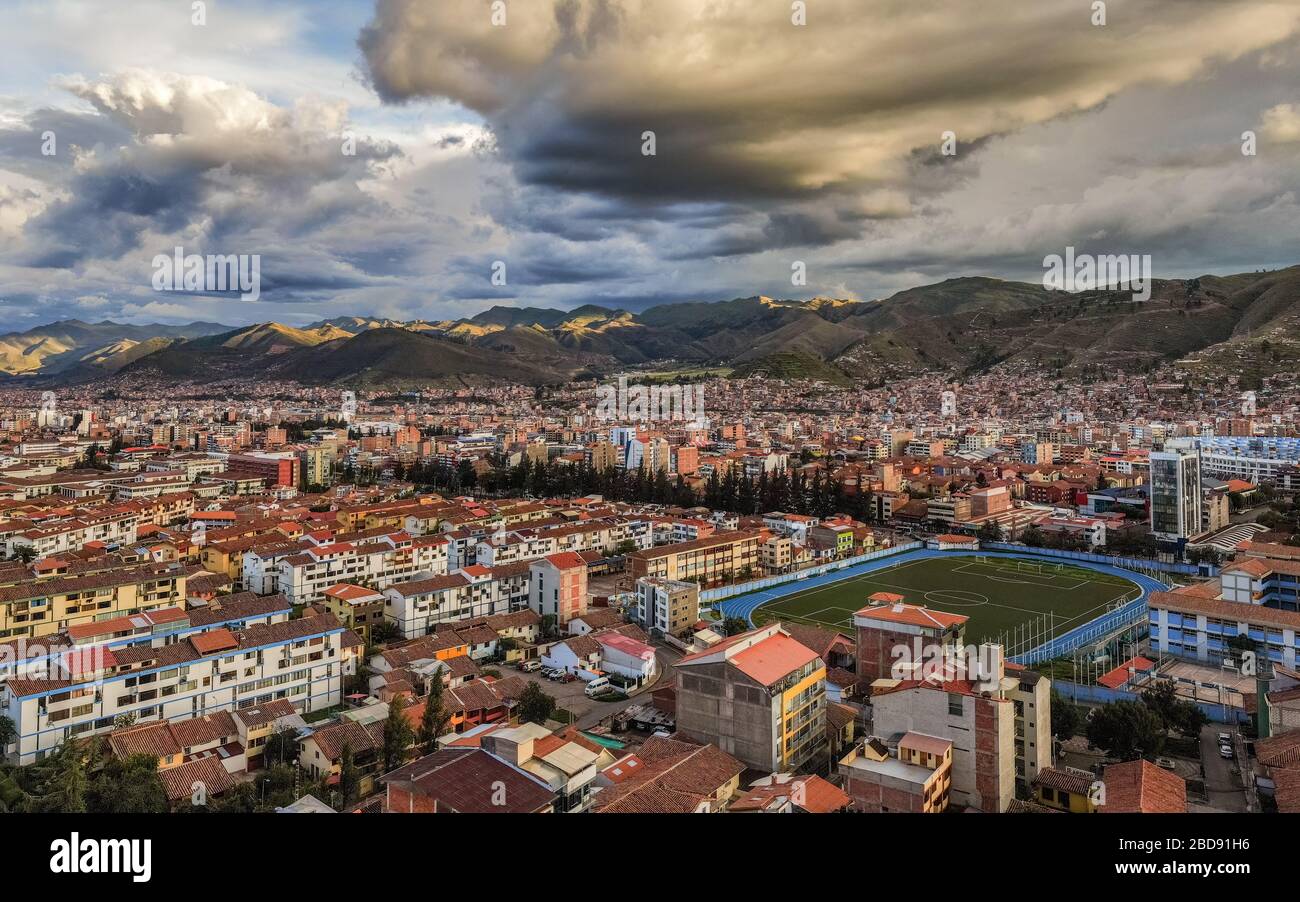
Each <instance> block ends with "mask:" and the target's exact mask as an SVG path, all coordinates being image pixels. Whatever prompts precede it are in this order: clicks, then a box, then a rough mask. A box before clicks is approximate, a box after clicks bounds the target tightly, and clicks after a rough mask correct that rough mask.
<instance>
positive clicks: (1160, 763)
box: [1156, 758, 1174, 770]
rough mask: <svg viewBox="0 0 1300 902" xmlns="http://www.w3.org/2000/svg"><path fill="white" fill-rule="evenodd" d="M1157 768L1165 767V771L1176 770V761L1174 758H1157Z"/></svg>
mask: <svg viewBox="0 0 1300 902" xmlns="http://www.w3.org/2000/svg"><path fill="white" fill-rule="evenodd" d="M1156 767H1163V768H1164V769H1165V770H1173V769H1174V759H1173V758H1157V759H1156Z"/></svg>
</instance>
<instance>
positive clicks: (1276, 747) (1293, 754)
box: [1255, 730, 1300, 769]
mask: <svg viewBox="0 0 1300 902" xmlns="http://www.w3.org/2000/svg"><path fill="white" fill-rule="evenodd" d="M1255 758H1256V760H1257V761H1259V763H1260V764H1261V765H1263V766H1264V767H1268V768H1289V769H1300V730H1291V731H1289V732H1286V733H1279V734H1278V735H1276V736H1270V737H1269V738H1268V739H1258V740H1256V741H1255Z"/></svg>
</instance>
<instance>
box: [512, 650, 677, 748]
mask: <svg viewBox="0 0 1300 902" xmlns="http://www.w3.org/2000/svg"><path fill="white" fill-rule="evenodd" d="M681 657H682V653H681V652H680V651H678V650H677V649H675V648H672V647H670V646H667V645H655V661H656V664H657V665H658V666H657V676H656V677H655V679H654V681H653V682H651V683H647V684H646V685H644V686H642V687H641V688H640V689H638V690H637V691H636V692H634V693H632V695H631V696H630V699H629V700H628V701H616V702H597V701H592V700H591V699H589V698H587V696H586V693H585V692H584V691H583V688H584V687H585V686H586V685H587V684H586V683H584V682H583V681H582V680H575V681H574V682H572V683H556V682H552V681H551V680H547V679H545V678H538V677H537V676H536V675H524V674H520V675H521V676H524V677H525V678H526V679H529V680H532V681H533V682H534V683H537V684H538V685H540V686H541V687H542V691H543V692H545V693H546V694H547V695H549V696H551V698H553V699H555V704H556V706H557V707H559V708H563V709H565V710H566V711H569V712H571V713H572V714H573V716H574V721H573V722H574V725H575V726H576V727H577V728H578V729H580V730H589V729H591V728H592V727H594V726H595V725H596V724H598V723H600V722H601V721H602V720H604V719H605V718H607V717H610V716H611V715H614V714H617V713H618V712H619V711H622V710H623V709H624V708H626V707H628V706H629V705H632V704H636V703H637V702H640V701H648V700H649V699H644V700H643V699H642V698H640V696H642V695H649V693H650V692H651V690H653V689H654V688H655V687H656V686H659V685H665V686H666V685H668V684H669V683H671V682H672V680H673V679H674V676H673V665H674V664H676V663H677V661H679V660H681Z"/></svg>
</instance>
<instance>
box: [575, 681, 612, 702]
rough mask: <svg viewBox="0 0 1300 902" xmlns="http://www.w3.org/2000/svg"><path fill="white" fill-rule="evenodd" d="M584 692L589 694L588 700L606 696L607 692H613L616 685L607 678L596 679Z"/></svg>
mask: <svg viewBox="0 0 1300 902" xmlns="http://www.w3.org/2000/svg"><path fill="white" fill-rule="evenodd" d="M582 691H583V692H585V693H586V694H587V698H595V697H596V696H598V695H604V694H605V693H606V692H613V691H614V684H613V683H611V682H610V681H609V679H608V678H607V677H596V679H594V680H592V681H591V682H590V683H588V684H587V686H586V688H585V689H583V690H582Z"/></svg>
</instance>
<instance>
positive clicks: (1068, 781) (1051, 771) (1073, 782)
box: [1034, 767, 1096, 797]
mask: <svg viewBox="0 0 1300 902" xmlns="http://www.w3.org/2000/svg"><path fill="white" fill-rule="evenodd" d="M1094 782H1096V781H1095V780H1094V779H1093V776H1092V774H1084V773H1077V772H1075V771H1072V770H1058V769H1057V768H1055V767H1044V768H1042V769H1041V770H1040V771H1039V772H1038V776H1037V777H1035V778H1034V785H1035V786H1046V787H1048V788H1050V789H1058V790H1061V791H1063V792H1068V793H1072V794H1074V795H1077V796H1084V797H1087V795H1088V790H1089V789H1091V788H1092V784H1093V783H1094Z"/></svg>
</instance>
